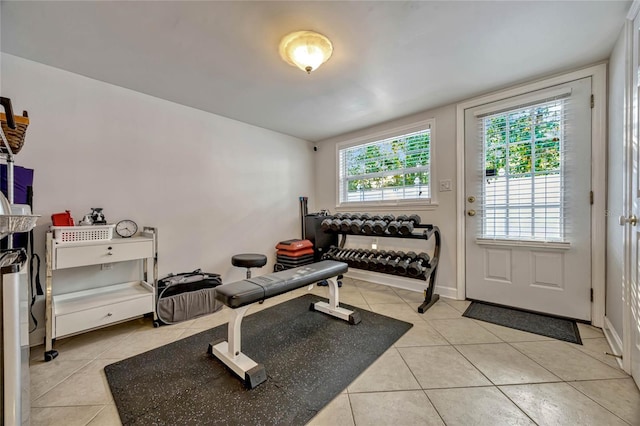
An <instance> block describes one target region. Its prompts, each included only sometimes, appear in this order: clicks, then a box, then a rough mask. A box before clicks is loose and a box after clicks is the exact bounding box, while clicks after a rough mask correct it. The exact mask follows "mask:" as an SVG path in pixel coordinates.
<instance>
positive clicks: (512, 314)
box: [462, 302, 582, 345]
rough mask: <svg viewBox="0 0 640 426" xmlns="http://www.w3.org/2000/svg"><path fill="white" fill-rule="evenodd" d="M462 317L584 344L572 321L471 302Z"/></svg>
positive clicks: (576, 325) (576, 326)
mask: <svg viewBox="0 0 640 426" xmlns="http://www.w3.org/2000/svg"><path fill="white" fill-rule="evenodd" d="M462 316H463V317H468V318H473V319H477V320H480V321H486V322H490V323H493V324H498V325H502V326H505V327H509V328H515V329H516V330H521V331H527V332H529V333H534V334H539V335H541V336H547V337H551V338H553V339H558V340H564V341H565V342H570V343H577V344H579V345H581V344H582V340H581V339H580V331H579V330H578V324H576V322H575V321H573V320H570V319H565V318H558V317H553V316H549V315H544V314H537V313H533V312H527V311H522V310H519V309H514V308H509V307H506V306H500V305H494V304H490V303H483V302H471V305H469V307H468V308H467V310H466V311H464V314H462Z"/></svg>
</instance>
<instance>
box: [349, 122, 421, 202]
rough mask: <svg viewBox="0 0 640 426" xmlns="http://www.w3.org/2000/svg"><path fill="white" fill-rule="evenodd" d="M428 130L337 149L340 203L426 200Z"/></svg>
mask: <svg viewBox="0 0 640 426" xmlns="http://www.w3.org/2000/svg"><path fill="white" fill-rule="evenodd" d="M430 145H431V131H430V129H427V130H423V131H420V132H415V133H411V134H407V135H402V136H398V137H395V138H389V139H385V140H382V141H377V142H374V143H368V144H363V145H358V146H354V147H350V148H345V149H341V150H340V168H341V171H340V183H341V189H342V191H341V192H342V193H341V202H348V201H384V200H394V199H395V200H397V199H411V198H429V196H430V191H429V183H430V176H429V163H430Z"/></svg>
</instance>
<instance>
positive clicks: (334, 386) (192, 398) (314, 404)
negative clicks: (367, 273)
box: [105, 295, 413, 425]
mask: <svg viewBox="0 0 640 426" xmlns="http://www.w3.org/2000/svg"><path fill="white" fill-rule="evenodd" d="M319 300H326V299H323V298H321V297H318V296H315V295H304V296H301V297H298V298H296V299H293V300H290V301H287V302H283V303H281V304H279V305H276V306H273V307H270V308H268V309H265V310H263V311H260V312H257V313H255V314H253V315H249V316H247V317H245V318H244V319H243V321H242V352H244V353H245V354H247V355H248V356H249V357H250V358H252V359H253V360H255V361H256V362H258V363H261V364H264V367H265V369H266V372H267V381H266V382H265V383H262V384H261V385H259V386H258V387H257V388H255V389H252V390H248V389H246V388H245V387H244V386H243V384H242V382H241V381H240V380H239V379H238V378H237V377H236V376H235V375H234V374H233V373H232V372H231V371H230V370H228V369H227V368H226V367H225V366H224V365H223V364H222V363H221V362H220V361H218V360H217V359H215V358H212V357H210V356H209V355H208V354H207V348H208V345H209V343H210V342H211V341H214V340H217V339H219V338H225V339H226V336H227V325H226V324H224V325H222V326H218V327H216V328H213V329H211V330H207V331H204V332H202V333H199V334H196V335H193V336H190V337H187V338H185V339H182V340H179V341H176V342H173V343H171V344H168V345H166V346H162V347H160V348H157V349H154V350H152V351H149V352H145V353H143V354H140V355H137V356H135V357H132V358H128V359H125V360H122V361H119V362H116V363H115V364H111V365H108V366H106V367H105V372H106V375H107V381H108V382H109V386H110V388H111V393H112V394H113V398H114V400H115V402H116V407H117V408H118V413H119V414H120V419H121V421H122V423H123V424H125V425H209V424H224V425H248V424H265V425H266V424H286V425H303V424H305V423H307V422H308V421H309V420H310V419H311V418H312V417H313V416H315V415H316V413H317V412H318V411H320V410H321V409H322V408H323V407H324V406H325V405H326V404H327V403H329V402H330V401H331V400H332V399H334V398H335V397H336V396H337V395H338V394H339V393H340V392H342V391H343V390H344V389H345V388H346V387H347V386H348V385H349V384H350V383H351V382H352V381H353V380H354V379H355V378H356V377H358V376H359V375H360V374H361V373H362V372H363V371H364V370H365V369H366V368H367V367H368V366H369V365H371V364H372V363H373V362H374V361H375V360H376V359H377V358H378V357H379V356H380V355H382V354H383V353H384V352H385V351H386V350H387V349H388V348H389V347H390V346H391V345H393V343H394V342H395V341H396V340H398V339H399V338H400V337H401V336H402V335H403V334H404V333H406V332H407V331H408V330H409V329H410V328H411V327H412V326H413V325H412V324H409V323H406V322H404V321H399V320H396V319H393V318H389V317H385V316H383V315H379V314H375V313H373V312H369V311H366V310H363V309H359V308H352V307H349V306H348V305H345V307H347V308H349V309H355V310H357V311H358V312H359V313H360V316H361V318H362V322H361V323H360V324H357V325H350V324H348V323H347V322H346V321H342V320H339V319H337V318H334V317H331V316H328V315H325V314H322V313H320V312H313V311H310V310H309V305H310V304H311V303H312V302H316V301H319Z"/></svg>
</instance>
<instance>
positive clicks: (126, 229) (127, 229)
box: [116, 219, 138, 238]
mask: <svg viewBox="0 0 640 426" xmlns="http://www.w3.org/2000/svg"><path fill="white" fill-rule="evenodd" d="M136 232H138V225H137V224H136V223H135V222H134V221H132V220H129V219H125V220H121V221H120V222H118V223H116V234H118V235H120V236H121V237H122V238H130V237H132V236H134V235H135V233H136Z"/></svg>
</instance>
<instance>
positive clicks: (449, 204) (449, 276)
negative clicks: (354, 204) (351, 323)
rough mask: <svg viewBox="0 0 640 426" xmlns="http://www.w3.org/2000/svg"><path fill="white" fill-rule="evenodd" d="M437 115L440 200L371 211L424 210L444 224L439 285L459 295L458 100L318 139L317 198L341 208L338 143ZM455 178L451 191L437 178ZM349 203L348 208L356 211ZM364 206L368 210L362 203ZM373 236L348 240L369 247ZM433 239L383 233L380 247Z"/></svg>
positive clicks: (386, 278) (416, 245) (418, 245)
mask: <svg viewBox="0 0 640 426" xmlns="http://www.w3.org/2000/svg"><path fill="white" fill-rule="evenodd" d="M431 118H433V119H435V132H434V138H433V145H434V148H433V149H434V156H433V157H432V164H433V165H434V166H435V174H433V175H432V182H433V183H432V191H433V193H434V196H435V197H437V202H438V204H439V205H438V206H437V207H435V208H431V209H429V208H428V207H426V206H417V207H409V208H402V209H393V210H385V211H384V212H383V211H370V213H391V214H395V215H398V214H411V213H416V214H419V215H420V217H421V218H422V222H423V223H432V224H434V225H437V226H438V227H439V228H440V231H441V233H442V252H441V257H440V263H439V268H438V277H437V281H436V289H435V291H436V292H437V293H439V294H441V295H443V296H448V297H454V298H455V297H456V257H455V256H456V220H455V218H456V199H455V190H456V189H455V184H456V182H455V177H456V152H455V151H456V139H455V137H456V124H455V120H456V108H455V105H447V106H444V107H441V108H438V109H434V110H430V111H425V112H422V113H420V114H415V115H412V116H408V117H404V118H402V119H399V120H394V121H390V122H387V123H384V124H380V125H377V126H374V127H370V128H367V129H363V130H360V131H357V132H353V133H349V134H345V135H341V136H339V137H335V138H331V139H327V140H324V141H322V142H319V143H318V144H317V146H318V152H316V165H315V167H316V197H317V201H316V203H315V205H316V207H317V208H318V209H321V208H324V209H329V210H330V211H332V212H335V211H336V145H337V144H338V143H340V142H343V141H348V140H351V139H356V138H358V137H364V136H366V135H368V134H371V133H378V132H383V131H385V130H389V129H393V128H397V127H402V126H407V125H410V124H412V123H416V122H418V121H424V120H427V119H431ZM442 179H451V181H452V182H453V186H452V188H451V191H449V192H438V181H439V180H442ZM356 210H357V209H350V210H348V211H351V212H353V211H356ZM360 211H365V210H364V209H361V210H360ZM372 239H373V238H372V237H357V238H356V237H349V239H348V240H347V245H348V246H353V247H367V246H369V245H370V244H371V241H372ZM430 247H431V245H425V243H424V242H423V241H421V240H400V239H390V238H381V239H380V240H379V245H378V249H382V250H400V249H402V250H404V251H406V250H414V251H416V250H417V251H424V250H425V248H430ZM364 275H365V276H367V277H369V278H370V279H371V280H374V281H377V282H394V284H395V285H400V286H404V287H407V288H411V287H414V288H420V287H422V288H424V282H422V281H417V280H413V279H406V278H397V277H394V276H391V275H382V274H376V273H364Z"/></svg>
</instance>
